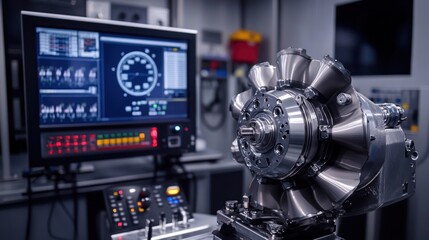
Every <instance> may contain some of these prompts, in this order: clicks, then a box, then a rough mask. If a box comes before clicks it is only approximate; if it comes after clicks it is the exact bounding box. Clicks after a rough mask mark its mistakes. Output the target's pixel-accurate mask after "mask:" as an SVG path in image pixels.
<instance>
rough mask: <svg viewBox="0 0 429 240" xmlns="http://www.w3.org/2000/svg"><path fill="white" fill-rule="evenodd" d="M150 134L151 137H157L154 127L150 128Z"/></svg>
mask: <svg viewBox="0 0 429 240" xmlns="http://www.w3.org/2000/svg"><path fill="white" fill-rule="evenodd" d="M150 136H151V137H152V138H157V137H158V130H157V129H156V128H152V129H151V130H150Z"/></svg>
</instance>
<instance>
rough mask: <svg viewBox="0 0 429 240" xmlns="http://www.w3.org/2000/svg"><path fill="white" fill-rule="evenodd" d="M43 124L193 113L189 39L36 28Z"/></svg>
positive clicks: (147, 118)
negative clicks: (189, 72)
mask: <svg viewBox="0 0 429 240" xmlns="http://www.w3.org/2000/svg"><path fill="white" fill-rule="evenodd" d="M36 34H37V70H38V82H39V102H40V126H42V127H43V126H55V125H60V126H63V125H70V124H71V125H74V124H79V125H82V124H86V123H88V124H91V123H116V122H117V123H124V122H156V121H157V120H162V119H169V120H171V119H184V118H186V117H187V115H188V107H187V105H188V103H187V101H188V95H187V79H188V77H187V50H188V44H187V42H186V41H180V40H176V41H174V40H166V39H157V38H149V37H147V38H144V37H141V36H138V37H137V36H128V35H117V34H108V33H102V32H92V31H79V30H69V29H56V28H45V27H43V28H42V27H39V28H36Z"/></svg>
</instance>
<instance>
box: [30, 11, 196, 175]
mask: <svg viewBox="0 0 429 240" xmlns="http://www.w3.org/2000/svg"><path fill="white" fill-rule="evenodd" d="M21 24H22V28H21V31H22V34H21V36H22V43H23V44H22V48H23V65H24V66H23V69H24V91H25V94H24V95H25V106H26V107H25V114H26V126H27V151H28V156H29V166H30V167H40V166H50V165H66V164H69V163H73V162H84V161H93V160H108V159H114V158H125V157H134V156H142V155H154V154H160V153H159V152H158V149H155V150H147V149H146V150H135V151H125V152H119V153H106V154H94V155H90V156H85V155H83V156H82V155H80V156H61V157H49V158H43V157H42V151H41V138H40V136H41V133H42V132H58V131H61V130H63V131H67V130H72V129H76V130H85V129H88V130H89V129H91V130H92V129H94V130H96V129H103V128H105V127H106V126H109V127H110V128H111V129H114V128H119V127H126V128H128V127H145V126H147V127H151V126H154V125H159V126H166V125H168V124H172V123H179V124H180V123H187V124H188V126H189V133H190V134H191V135H196V34H197V31H195V30H190V29H181V28H172V27H164V26H152V25H147V24H138V23H129V22H120V21H113V20H105V19H95V18H87V17H77V16H68V15H59V14H50V13H39V12H28V11H22V12H21ZM77 26H78V27H77ZM37 27H47V28H59V29H73V30H82V31H96V32H101V33H109V34H118V35H126V36H135V37H148V38H159V39H166V40H179V41H182V40H183V41H186V42H187V43H188V54H187V60H188V65H187V73H188V76H187V78H188V79H187V86H188V90H187V96H188V112H187V117H186V118H181V119H163V120H158V121H156V123H147V122H145V123H139V122H132V123H124V122H121V123H98V124H85V125H84V126H76V125H73V126H67V125H61V126H49V127H45V126H41V125H40V99H39V92H38V91H35V90H34V89H39V83H38V78H37V76H38V75H37V74H38V71H37V44H36V39H37V34H36V28H37ZM194 148H195V147H189V145H188V146H185V147H183V148H177V149H162V150H163V151H162V154H171V155H180V154H182V153H184V152H190V151H194V150H195V149H194Z"/></svg>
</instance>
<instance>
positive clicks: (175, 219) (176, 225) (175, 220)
mask: <svg viewBox="0 0 429 240" xmlns="http://www.w3.org/2000/svg"><path fill="white" fill-rule="evenodd" d="M172 219H173V230H177V229H179V212H178V211H177V209H174V210H173V216H172Z"/></svg>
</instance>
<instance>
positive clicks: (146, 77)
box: [116, 51, 158, 96]
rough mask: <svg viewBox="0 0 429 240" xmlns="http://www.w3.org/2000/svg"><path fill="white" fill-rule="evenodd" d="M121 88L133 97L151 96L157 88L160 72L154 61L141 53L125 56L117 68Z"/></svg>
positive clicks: (136, 52) (135, 52) (130, 53)
mask: <svg viewBox="0 0 429 240" xmlns="http://www.w3.org/2000/svg"><path fill="white" fill-rule="evenodd" d="M116 77H117V79H118V83H119V86H121V88H122V89H123V90H124V91H125V92H126V93H128V94H130V95H132V96H144V95H147V94H149V93H150V92H151V91H152V90H153V88H155V86H156V82H157V80H158V70H157V67H156V64H155V62H154V61H153V59H152V58H151V57H150V56H149V55H148V54H146V53H144V52H140V51H134V52H129V53H127V54H125V55H124V56H123V57H122V58H121V60H120V61H119V63H118V67H117V68H116Z"/></svg>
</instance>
